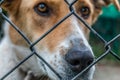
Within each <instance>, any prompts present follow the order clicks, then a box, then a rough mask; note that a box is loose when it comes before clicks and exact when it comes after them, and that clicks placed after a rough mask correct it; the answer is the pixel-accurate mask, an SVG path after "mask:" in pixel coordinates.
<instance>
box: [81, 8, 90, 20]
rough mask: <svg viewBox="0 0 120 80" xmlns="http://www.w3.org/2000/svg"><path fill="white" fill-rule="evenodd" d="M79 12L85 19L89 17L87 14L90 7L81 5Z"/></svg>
mask: <svg viewBox="0 0 120 80" xmlns="http://www.w3.org/2000/svg"><path fill="white" fill-rule="evenodd" d="M80 12H81V16H82V17H83V18H85V19H87V18H88V17H89V15H90V9H89V7H82V8H81V9H80Z"/></svg>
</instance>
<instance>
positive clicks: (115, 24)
mask: <svg viewBox="0 0 120 80" xmlns="http://www.w3.org/2000/svg"><path fill="white" fill-rule="evenodd" d="M93 28H94V29H95V30H96V31H97V32H98V33H99V34H100V35H101V36H102V37H103V38H104V39H105V40H106V41H110V40H111V39H113V38H114V37H115V36H116V35H118V34H120V12H118V10H117V9H116V8H115V7H114V6H113V5H110V6H108V7H105V8H103V14H102V15H101V16H100V17H99V18H98V21H97V22H96V23H95V24H94V25H93ZM90 43H91V45H92V47H93V50H94V53H95V55H96V56H100V55H101V54H102V53H104V52H105V50H104V46H105V45H104V44H103V43H102V42H101V41H100V40H99V39H97V38H96V36H95V35H94V34H92V33H91V38H90ZM111 47H112V50H113V51H114V52H115V53H116V54H118V55H120V39H117V40H115V41H114V43H113V44H111ZM107 59H113V60H114V59H115V58H114V57H113V56H111V55H110V56H108V57H107Z"/></svg>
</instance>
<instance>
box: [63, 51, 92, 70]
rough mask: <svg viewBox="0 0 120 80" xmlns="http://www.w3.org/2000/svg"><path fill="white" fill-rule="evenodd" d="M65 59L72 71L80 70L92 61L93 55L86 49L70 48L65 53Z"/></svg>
mask: <svg viewBox="0 0 120 80" xmlns="http://www.w3.org/2000/svg"><path fill="white" fill-rule="evenodd" d="M65 60H66V61H67V63H68V64H69V65H70V68H71V69H72V70H73V71H75V72H80V71H81V70H83V69H84V68H86V67H87V66H88V65H90V64H91V63H92V62H93V60H94V56H93V54H92V53H91V51H90V50H88V49H87V50H86V49H85V50H70V51H68V53H67V54H66V55H65Z"/></svg>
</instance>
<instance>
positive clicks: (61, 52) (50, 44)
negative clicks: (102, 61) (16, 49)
mask: <svg viewBox="0 0 120 80" xmlns="http://www.w3.org/2000/svg"><path fill="white" fill-rule="evenodd" d="M72 1H73V0H68V2H69V3H71V2H72ZM110 3H114V4H115V5H116V6H117V8H118V9H119V6H118V1H117V0H78V1H77V2H76V3H75V4H74V5H73V8H74V10H75V12H76V13H77V15H79V16H81V17H82V18H83V19H84V20H85V21H86V22H87V23H88V24H89V25H92V24H93V23H94V22H95V20H96V18H97V17H98V16H99V14H100V13H101V9H102V7H103V6H107V5H109V4H110ZM3 8H4V9H6V10H7V11H8V14H9V16H10V18H11V20H12V21H13V22H14V23H15V24H16V25H17V26H18V27H19V28H20V29H21V30H22V31H23V32H24V33H25V34H26V35H27V36H28V37H29V39H30V40H31V41H35V40H37V39H38V38H39V37H40V36H42V35H43V34H44V33H45V32H46V31H48V30H49V29H50V28H51V27H52V26H53V25H55V24H56V23H57V22H58V21H60V20H61V19H62V18H64V17H65V16H66V15H67V14H69V13H70V10H69V7H68V5H67V3H66V2H65V1H64V0H5V1H4V3H3ZM16 36H18V38H17V39H14V37H16ZM88 36H89V30H88V29H87V28H86V27H85V26H84V25H83V24H82V23H81V21H80V20H78V19H77V18H76V17H75V16H74V15H71V16H70V17H69V18H67V19H66V20H65V21H64V22H62V23H61V24H60V25H58V27H57V28H56V29H55V30H53V31H52V32H51V33H50V34H48V35H47V36H46V37H45V38H44V39H43V40H41V41H40V42H39V43H37V45H36V46H35V47H36V49H37V52H38V53H39V55H41V56H42V57H43V58H44V59H45V60H46V61H47V62H48V63H49V64H50V65H51V66H52V67H53V68H54V69H55V70H56V71H57V72H58V73H59V74H60V75H61V76H62V77H63V78H64V79H65V80H69V79H71V78H73V77H74V76H75V75H76V74H77V73H79V72H80V71H81V70H83V69H84V68H85V67H87V66H88V65H89V64H90V63H92V62H93V60H94V55H93V52H92V50H91V47H90V45H89V44H88V42H87V39H88ZM10 37H11V40H12V42H13V43H14V44H16V45H22V46H26V45H25V42H23V41H24V40H22V38H21V37H20V36H19V34H18V33H17V32H16V31H15V30H14V29H12V28H11V27H10ZM38 63H39V60H38ZM39 65H40V66H39V67H42V65H41V64H40V63H39ZM44 71H45V72H47V74H48V77H50V78H52V79H56V80H57V77H55V76H54V74H53V73H52V71H51V70H50V69H49V68H48V67H46V66H45V68H43V72H44ZM93 72H94V67H92V68H91V69H90V70H89V71H88V72H86V73H85V74H84V75H83V76H82V77H81V78H83V79H84V80H91V78H92V75H93ZM43 75H44V73H43Z"/></svg>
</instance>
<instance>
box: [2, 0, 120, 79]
mask: <svg viewBox="0 0 120 80" xmlns="http://www.w3.org/2000/svg"><path fill="white" fill-rule="evenodd" d="M3 1H4V0H1V4H2V2H3ZM76 1H77V0H74V1H73V2H72V3H71V4H69V3H68V2H67V0H65V2H66V3H67V4H68V6H69V9H70V13H69V14H67V15H66V16H65V17H64V18H63V19H61V20H60V21H59V22H58V23H56V24H55V25H54V26H53V27H52V28H51V29H49V31H47V32H46V33H45V34H44V35H42V36H41V37H40V38H39V39H38V40H36V41H35V42H31V41H30V40H29V39H28V38H27V37H26V36H25V35H24V32H22V31H21V30H20V29H19V28H18V27H17V26H16V25H15V24H14V23H13V22H12V21H11V20H9V18H8V17H7V16H5V15H4V14H3V11H2V9H1V8H0V15H1V17H2V18H3V19H4V20H5V21H7V22H8V23H9V24H10V25H12V27H13V28H14V29H15V30H16V31H17V32H18V33H19V34H20V35H21V36H22V37H23V38H24V40H25V41H26V42H27V43H28V45H29V46H30V47H29V49H30V50H31V52H32V53H31V54H30V55H29V56H27V57H26V58H25V59H24V60H22V61H21V62H20V63H19V64H18V65H16V66H15V67H14V68H13V69H11V70H10V71H9V72H8V73H6V75H4V76H3V77H2V78H1V79H0V80H4V79H5V78H6V77H7V76H9V75H10V74H11V73H12V72H13V71H15V70H16V69H17V68H18V67H19V66H20V65H22V64H23V63H25V62H26V61H27V60H28V59H30V58H31V57H32V56H33V55H36V56H37V57H38V58H39V59H40V60H41V61H43V62H44V63H45V64H46V65H47V66H48V67H49V68H50V69H51V70H52V71H53V72H54V73H55V74H56V76H57V77H58V78H59V79H60V80H64V79H63V78H62V76H60V75H59V73H57V72H56V71H55V70H54V69H53V68H52V67H51V66H50V64H48V63H47V62H46V61H45V60H44V59H43V58H42V57H41V56H40V55H38V53H37V52H36V50H35V48H34V46H35V45H36V44H37V43H38V42H39V41H41V40H42V39H43V38H45V37H46V36H47V35H48V34H49V33H51V32H52V31H53V30H54V29H55V28H57V27H58V25H60V24H61V23H62V22H64V21H65V20H66V19H67V18H69V17H70V16H71V15H74V16H75V17H76V18H77V19H79V20H80V21H81V22H82V23H83V24H84V25H85V26H86V27H87V28H88V29H89V30H90V31H91V32H92V33H93V34H94V35H95V36H96V37H97V38H99V39H100V41H101V42H102V43H103V44H104V46H105V47H104V48H105V52H104V53H102V55H101V56H100V57H97V58H96V59H95V60H94V62H93V63H91V64H90V65H89V66H88V67H86V68H85V69H84V70H82V71H81V72H80V73H79V74H77V75H76V76H75V77H74V78H73V79H71V80H77V79H78V78H79V77H80V76H81V75H82V74H83V73H84V72H85V71H87V70H88V69H90V68H91V67H92V66H94V65H95V64H96V63H98V62H99V61H101V60H102V59H104V58H105V57H106V56H107V55H109V54H111V55H112V56H113V57H115V58H116V59H118V60H119V61H120V56H119V55H117V53H115V52H114V51H113V50H112V48H111V44H112V43H113V42H114V41H116V40H118V39H119V38H120V34H118V35H117V36H116V37H115V38H113V39H112V40H110V41H106V40H105V39H104V38H103V37H102V36H100V35H99V34H98V33H97V32H96V31H95V30H94V29H93V28H91V26H89V25H88V24H87V23H86V22H85V21H84V19H82V18H81V17H80V16H79V15H78V14H76V13H75V11H74V9H73V5H74V4H75V3H76Z"/></svg>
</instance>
